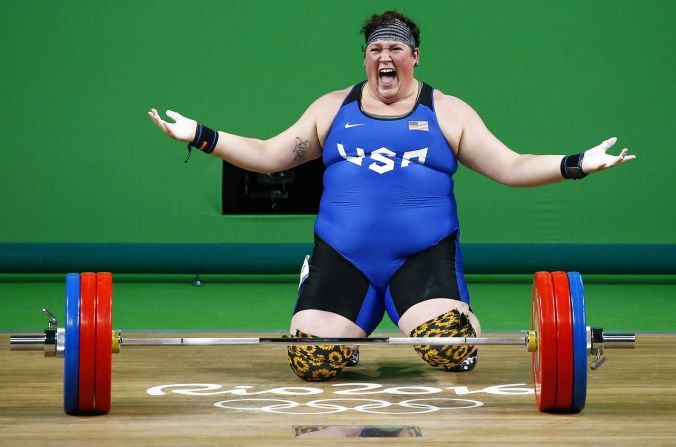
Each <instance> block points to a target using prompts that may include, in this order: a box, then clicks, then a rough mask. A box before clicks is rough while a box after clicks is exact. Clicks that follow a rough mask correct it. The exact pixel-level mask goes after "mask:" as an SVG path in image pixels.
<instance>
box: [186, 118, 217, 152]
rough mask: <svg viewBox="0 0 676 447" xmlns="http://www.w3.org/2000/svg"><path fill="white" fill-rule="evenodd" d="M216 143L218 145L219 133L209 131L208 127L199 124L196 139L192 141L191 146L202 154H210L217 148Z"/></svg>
mask: <svg viewBox="0 0 676 447" xmlns="http://www.w3.org/2000/svg"><path fill="white" fill-rule="evenodd" d="M216 143H218V132H216V131H215V130H213V129H209V128H208V127H207V126H204V125H202V124H200V123H197V129H196V130H195V139H194V140H192V143H190V144H189V146H193V147H196V148H197V149H199V150H201V151H202V152H206V153H207V154H210V153H212V152H213V151H214V149H215V148H216Z"/></svg>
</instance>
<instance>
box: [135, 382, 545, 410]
mask: <svg viewBox="0 0 676 447" xmlns="http://www.w3.org/2000/svg"><path fill="white" fill-rule="evenodd" d="M525 385H526V384H524V383H508V384H503V385H491V386H487V387H484V388H479V389H474V390H470V389H469V388H468V387H466V386H449V387H444V388H440V387H434V386H422V385H403V386H395V387H389V388H388V387H385V386H383V385H381V384H378V383H363V382H360V383H332V384H326V385H324V386H323V387H321V388H320V387H311V386H277V387H274V388H269V389H259V390H256V388H255V387H254V386H251V385H236V386H234V387H231V388H229V389H228V388H225V387H224V386H223V385H218V384H214V383H173V384H168V385H158V386H154V387H151V388H148V390H147V393H148V394H149V395H150V396H165V395H167V394H180V395H184V396H202V397H208V396H224V395H227V396H228V397H232V399H226V400H221V401H218V402H216V403H215V404H214V406H216V407H217V408H221V409H224V410H232V411H262V412H266V413H279V414H296V415H302V414H331V413H342V412H345V411H356V412H361V413H374V414H394V415H396V414H402V415H403V414H420V413H432V412H436V411H442V410H460V409H470V408H478V407H481V406H483V405H484V404H483V402H481V401H478V400H472V399H463V398H459V397H457V396H463V397H465V396H466V395H469V394H488V395H493V396H520V395H523V396H525V395H531V394H533V392H534V391H533V388H530V387H526V386H525ZM448 393H452V394H453V395H454V397H446V396H447V395H448ZM319 394H332V395H334V396H339V397H335V398H327V399H315V400H312V401H310V402H306V403H302V402H296V401H295V400H288V399H289V397H290V396H293V397H300V396H310V395H313V398H315V397H320V396H317V395H319ZM439 394H441V396H439ZM261 395H267V396H266V397H263V396H261ZM367 395H368V397H369V398H363V397H362V396H367ZM374 395H379V396H378V397H380V396H383V395H385V396H399V397H400V398H402V397H404V396H407V397H408V396H411V397H412V396H416V395H417V396H420V395H425V396H426V397H424V398H417V399H407V400H402V401H399V402H390V401H388V400H382V399H372V398H371V397H374ZM435 395H436V396H435ZM445 395H446V396H445ZM253 396H256V397H253ZM268 396H269V397H268ZM277 397H283V398H277ZM383 397H384V396H383ZM348 403H351V404H349V405H348Z"/></svg>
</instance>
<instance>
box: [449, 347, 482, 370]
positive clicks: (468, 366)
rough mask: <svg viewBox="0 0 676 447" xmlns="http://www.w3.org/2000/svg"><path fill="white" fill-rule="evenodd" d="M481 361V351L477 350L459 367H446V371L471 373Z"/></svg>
mask: <svg viewBox="0 0 676 447" xmlns="http://www.w3.org/2000/svg"><path fill="white" fill-rule="evenodd" d="M478 359H479V350H478V349H475V350H474V352H473V353H471V354H470V355H468V356H467V358H465V360H463V361H462V362H461V363H460V364H459V365H458V366H453V367H450V368H446V367H444V369H445V370H446V371H451V372H470V371H471V370H473V369H474V367H475V366H476V363H477V361H478Z"/></svg>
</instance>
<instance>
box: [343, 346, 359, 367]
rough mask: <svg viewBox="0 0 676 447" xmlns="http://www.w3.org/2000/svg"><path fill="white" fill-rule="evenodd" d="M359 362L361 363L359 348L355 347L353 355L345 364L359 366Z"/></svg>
mask: <svg viewBox="0 0 676 447" xmlns="http://www.w3.org/2000/svg"><path fill="white" fill-rule="evenodd" d="M357 363H359V349H353V350H352V355H351V356H350V359H349V360H348V361H347V363H346V364H345V366H357Z"/></svg>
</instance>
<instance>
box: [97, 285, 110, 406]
mask: <svg viewBox="0 0 676 447" xmlns="http://www.w3.org/2000/svg"><path fill="white" fill-rule="evenodd" d="M112 309H113V277H112V275H111V274H110V273H108V272H102V273H97V274H96V381H95V386H94V389H95V393H94V409H95V410H96V412H97V413H99V414H106V413H108V412H109V411H110V392H111V385H112V361H113V346H112V344H113V341H112V332H113V326H112Z"/></svg>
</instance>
